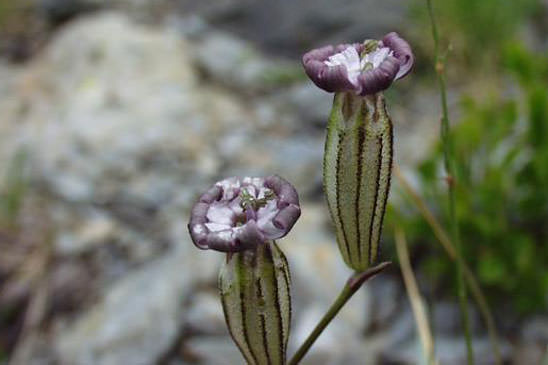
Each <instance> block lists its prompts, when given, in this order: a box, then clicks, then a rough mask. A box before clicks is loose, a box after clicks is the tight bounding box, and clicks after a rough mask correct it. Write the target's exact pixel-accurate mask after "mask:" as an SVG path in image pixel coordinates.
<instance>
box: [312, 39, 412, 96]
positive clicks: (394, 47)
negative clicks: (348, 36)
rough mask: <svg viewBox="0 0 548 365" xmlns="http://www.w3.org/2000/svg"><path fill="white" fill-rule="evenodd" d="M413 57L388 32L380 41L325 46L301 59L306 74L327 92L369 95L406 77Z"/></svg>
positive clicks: (407, 48)
mask: <svg viewBox="0 0 548 365" xmlns="http://www.w3.org/2000/svg"><path fill="white" fill-rule="evenodd" d="M413 62H414V57H413V53H412V51H411V47H410V46H409V44H408V43H407V42H406V41H405V40H404V39H403V38H401V37H400V36H399V35H398V34H397V33H395V32H392V33H389V34H387V35H385V36H384V37H383V39H382V40H381V41H376V40H366V41H365V42H363V43H361V44H360V43H355V44H341V45H338V46H336V47H333V46H325V47H322V48H318V49H314V50H312V51H309V52H307V53H306V54H305V55H304V56H303V66H304V69H305V71H306V74H307V75H308V77H310V79H311V80H312V81H313V82H314V83H315V84H316V85H317V86H318V87H320V88H322V89H324V90H325V91H328V92H340V91H353V92H355V93H356V94H359V95H371V94H375V93H377V92H379V91H382V90H385V89H387V88H388V87H389V86H390V85H391V84H392V82H393V81H394V80H397V79H400V78H402V77H404V76H406V75H407V74H408V73H409V72H410V71H411V67H412V66H413Z"/></svg>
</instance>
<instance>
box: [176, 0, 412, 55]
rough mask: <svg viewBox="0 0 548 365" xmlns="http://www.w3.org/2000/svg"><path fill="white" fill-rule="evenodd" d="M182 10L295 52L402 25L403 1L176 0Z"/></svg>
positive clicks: (264, 43)
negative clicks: (205, 0)
mask: <svg viewBox="0 0 548 365" xmlns="http://www.w3.org/2000/svg"><path fill="white" fill-rule="evenodd" d="M179 4H180V8H181V9H182V11H183V12H184V13H186V14H197V15H200V16H202V17H204V18H205V19H206V20H207V21H208V22H210V23H211V24H213V25H214V26H216V27H220V28H221V29H224V30H229V31H231V32H233V33H234V34H237V35H238V36H240V37H243V38H246V39H249V40H252V41H253V42H254V43H255V44H258V45H261V46H262V47H263V48H264V49H267V50H268V51H269V52H270V53H272V54H276V53H281V52H284V53H285V54H291V55H293V56H295V55H300V54H301V53H302V52H303V47H305V48H307V47H309V46H311V45H320V43H321V44H322V45H323V44H325V43H341V42H351V41H356V42H358V41H362V40H363V39H364V38H365V37H379V36H381V35H383V34H384V33H386V32H388V31H392V30H394V24H398V25H400V26H401V24H402V23H404V20H405V16H406V13H407V3H406V2H405V1H402V0H390V1H384V2H382V3H379V2H376V1H373V0H366V1H363V0H344V1H340V2H338V3H337V6H333V2H331V1H329V0H303V1H299V2H298V3H295V2H290V1H277V2H271V1H266V0H262V1H250V0H223V1H216V2H197V1H193V0H181V1H179Z"/></svg>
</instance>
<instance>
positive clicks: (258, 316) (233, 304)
mask: <svg viewBox="0 0 548 365" xmlns="http://www.w3.org/2000/svg"><path fill="white" fill-rule="evenodd" d="M219 290H220V293H221V302H222V304H223V311H224V315H225V319H226V323H227V326H228V329H229V331H230V335H231V336H232V338H233V339H234V342H236V345H237V346H238V348H239V349H240V352H241V353H242V355H243V357H244V358H245V360H246V361H247V363H248V364H258V365H266V364H269V365H270V364H271V365H282V364H285V363H286V350H287V340H288V338H289V323H290V320H291V296H290V277H289V265H288V263H287V260H286V258H285V256H284V254H283V252H282V251H281V250H280V249H279V248H278V246H277V245H276V243H275V242H273V241H269V242H266V243H264V244H260V245H258V246H257V247H256V249H254V250H245V251H242V252H237V253H229V254H227V259H226V262H225V263H224V265H223V267H222V268H221V273H220V275H219Z"/></svg>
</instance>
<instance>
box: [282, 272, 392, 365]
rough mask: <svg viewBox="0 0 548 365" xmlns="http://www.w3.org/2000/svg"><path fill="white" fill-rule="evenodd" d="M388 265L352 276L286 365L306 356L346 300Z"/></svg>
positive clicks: (293, 363)
mask: <svg viewBox="0 0 548 365" xmlns="http://www.w3.org/2000/svg"><path fill="white" fill-rule="evenodd" d="M388 265H390V262H389V261H386V262H382V263H380V264H378V265H377V266H374V267H371V268H369V269H367V270H366V271H364V272H361V273H355V274H354V275H352V276H351V277H350V278H349V279H348V281H347V282H346V284H345V286H344V288H343V290H342V291H341V293H340V294H339V296H338V297H337V299H335V301H334V302H333V304H332V305H331V307H329V310H328V311H327V312H326V313H325V314H324V316H323V317H322V319H321V320H320V322H318V324H317V325H316V327H315V328H314V329H313V330H312V332H311V333H310V335H308V337H307V339H306V340H305V341H304V343H303V344H302V345H301V347H299V349H298V350H297V352H296V353H295V355H293V357H292V358H291V360H290V361H289V363H288V365H296V364H298V363H299V362H300V361H301V360H302V358H303V357H304V356H305V355H306V353H307V352H308V350H310V347H312V345H313V344H314V342H315V341H316V340H317V339H318V337H320V335H321V334H322V332H323V330H324V329H325V328H326V327H327V325H328V324H329V323H330V322H331V321H332V320H333V318H335V316H336V315H337V314H338V313H339V311H340V310H341V308H342V307H344V305H345V304H346V302H348V300H349V299H350V298H352V296H353V295H354V294H355V293H356V292H357V291H358V289H359V288H361V287H362V285H363V284H364V283H365V282H366V281H367V280H369V279H371V278H372V277H373V276H375V275H377V274H378V273H380V272H381V271H383V270H384V269H385V268H386V267H387V266H388Z"/></svg>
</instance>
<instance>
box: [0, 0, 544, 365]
mask: <svg viewBox="0 0 548 365" xmlns="http://www.w3.org/2000/svg"><path fill="white" fill-rule="evenodd" d="M2 4H4V3H2ZM7 4H8V5H7V6H4V8H7V9H10V2H8V3H7ZM12 5H13V4H12ZM18 6H20V8H18V9H17V13H15V14H17V16H14V15H13V13H12V14H11V17H10V18H9V19H10V21H11V23H10V24H11V26H10V27H9V28H6V29H7V30H5V31H4V32H3V33H2V39H1V41H0V49H1V51H2V62H1V63H0V115H1V116H2V118H1V119H0V128H1V133H0V161H1V166H2V170H3V175H4V176H5V181H6V184H5V185H6V186H7V188H6V189H8V188H9V193H10V194H9V195H7V193H5V198H6V204H8V205H9V207H11V208H10V209H11V210H8V211H9V212H11V215H8V216H7V217H4V221H5V223H3V225H2V227H3V228H2V229H1V230H0V248H1V250H2V253H1V254H0V288H1V291H0V307H1V308H2V309H1V310H0V315H1V330H0V345H1V346H0V347H1V348H2V349H3V351H5V353H1V352H0V363H8V362H9V363H10V364H76V365H79V364H82V365H85V364H100V365H101V364H104V365H107V364H129V365H139V364H170V365H178V364H213V365H216V364H240V363H242V358H241V356H240V354H239V352H238V351H237V349H236V347H235V346H234V345H233V344H232V342H231V340H230V338H229V337H228V333H227V330H226V328H225V323H224V319H223V317H222V310H221V307H220V302H219V300H218V295H217V292H216V276H217V272H218V267H219V263H220V260H221V259H222V255H220V254H219V253H215V252H203V251H199V250H197V249H196V248H195V247H194V246H193V245H192V243H191V242H190V239H189V236H188V234H187V230H186V224H187V219H188V212H189V208H190V206H191V205H192V203H193V201H194V199H195V198H196V196H197V194H198V193H199V192H201V191H202V190H203V189H204V187H205V186H208V185H209V184H211V183H212V182H214V181H216V180H217V179H219V178H222V177H225V176H230V175H264V174H272V173H278V174H280V175H283V176H285V177H286V178H287V179H288V180H289V181H291V182H292V183H294V185H295V186H296V187H297V189H298V190H299V192H300V194H301V198H302V200H303V204H302V207H303V215H302V218H301V219H300V221H299V222H298V224H297V225H296V227H295V228H294V230H293V232H292V233H291V234H290V235H289V237H287V238H286V239H284V240H282V241H281V247H282V249H283V250H284V252H285V253H286V255H287V257H288V259H289V261H290V266H291V269H292V277H293V308H294V317H293V324H292V335H291V345H290V346H291V347H290V348H291V352H293V351H294V350H295V349H296V346H297V345H298V344H299V343H301V342H302V341H303V340H304V338H305V337H306V336H307V334H308V333H309V332H310V330H311V329H312V328H313V326H314V325H315V323H316V321H317V320H318V318H319V317H320V316H321V315H322V314H323V312H324V311H325V310H326V308H327V306H328V305H329V304H330V302H331V301H332V300H333V298H334V296H335V295H336V293H338V290H339V289H340V288H341V286H342V285H343V284H344V282H345V280H346V278H347V277H348V275H349V271H348V270H347V269H346V268H345V266H344V265H343V262H342V260H341V258H340V257H339V255H338V252H337V248H336V245H335V243H334V235H333V232H332V231H331V227H330V224H329V220H328V217H327V210H326V206H325V204H324V200H323V196H322V193H321V159H322V150H323V140H324V125H325V119H326V115H327V113H328V111H329V107H330V98H331V96H330V95H328V94H326V93H323V92H322V91H320V90H318V89H317V88H315V87H314V86H313V85H312V84H311V83H310V82H309V81H308V80H307V79H306V78H305V77H304V74H303V72H302V70H301V68H300V64H299V59H300V54H301V53H302V52H303V51H305V50H307V49H308V48H309V47H311V46H317V45H320V44H324V43H330V42H339V41H343V40H349V39H351V40H359V39H361V38H363V36H364V35H370V36H373V37H380V36H381V35H382V34H384V33H386V32H387V31H389V30H393V29H394V28H396V30H400V31H405V29H406V28H405V27H406V26H408V25H407V23H406V14H407V8H406V2H405V1H404V0H390V1H384V2H382V3H381V2H376V1H373V0H368V1H363V0H361V1H358V0H345V1H341V2H338V3H337V5H336V6H335V5H334V4H333V2H331V1H327V0H316V1H312V0H310V1H301V2H299V4H298V5H295V2H291V1H249V0H222V1H221V0H219V1H196V0H179V1H167V0H156V1H144V0H113V1H102V0H87V1H86V0H81V1H76V0H75V1H62V0H41V1H38V2H36V3H32V4H30V3H29V4H27V3H26V2H21V3H20V4H18ZM373 8H374V9H375V11H372V10H371V9H373ZM5 12H6V13H9V12H8V11H7V10H6V11H5ZM420 87H421V90H420V92H417V91H416V87H415V86H413V77H410V78H409V79H407V80H405V81H402V82H401V83H400V84H399V86H398V89H399V91H398V94H389V102H390V103H391V104H392V115H393V118H394V121H395V124H396V126H395V128H396V144H395V146H396V150H397V160H398V162H399V163H400V165H402V166H403V167H404V169H406V168H412V167H413V166H414V164H415V163H416V162H417V161H420V159H421V157H422V156H423V155H424V154H425V153H426V151H427V150H428V148H429V146H430V144H431V142H432V141H434V140H435V139H436V138H437V134H438V130H437V120H438V110H437V102H433V101H432V100H437V99H436V98H437V94H436V91H435V89H430V88H424V87H422V86H420ZM412 89H413V91H412ZM8 198H9V199H8ZM383 258H384V259H392V258H391V257H383ZM434 308H435V312H434V313H433V314H432V318H433V324H434V326H435V328H434V332H435V334H436V338H437V343H436V345H437V354H438V357H439V359H440V362H441V363H443V364H460V363H462V362H463V361H464V360H463V359H464V355H465V349H464V344H463V341H462V338H461V336H460V334H459V323H460V322H459V318H458V316H459V311H458V307H457V306H456V305H455V304H454V303H452V302H445V301H441V302H439V303H436V305H435V306H434ZM473 320H474V326H475V339H476V340H475V342H476V343H475V347H476V355H477V357H478V363H482V364H484V363H488V362H489V361H492V358H491V356H490V348H489V343H488V341H487V337H486V335H485V334H484V333H483V330H482V326H481V322H480V321H479V319H478V318H477V316H474V318H473ZM547 328H548V317H543V318H534V319H533V320H530V321H528V322H526V323H525V324H524V326H523V327H522V328H521V329H519V331H517V332H516V333H514V336H513V337H512V338H510V339H509V340H508V341H505V342H504V343H503V355H504V356H505V358H506V359H507V360H509V361H510V360H512V359H514V360H516V359H524V358H525V359H529V358H530V359H539V358H540V357H541V356H542V346H538V344H539V343H546V341H548V333H547ZM420 354H421V351H420V343H419V341H418V338H417V335H416V329H415V324H414V320H413V316H412V313H411V310H410V307H409V304H408V301H407V298H406V295H405V290H404V289H403V286H402V282H401V279H400V273H399V269H398V267H397V266H396V265H394V266H393V267H392V268H391V269H390V270H389V272H388V273H387V274H384V275H382V276H380V277H378V278H376V279H375V280H374V281H373V282H371V283H370V284H368V285H367V286H366V288H365V289H364V290H362V291H360V293H359V294H358V295H356V296H355V297H354V298H353V299H352V301H351V302H350V303H349V304H348V305H347V307H345V309H344V310H343V311H342V313H341V315H340V316H339V317H338V318H337V320H336V321H334V322H333V323H332V324H331V325H330V326H329V328H328V329H327V330H326V332H325V333H324V334H323V335H322V337H321V338H320V339H319V341H318V342H317V343H316V345H315V346H314V347H313V348H312V350H311V352H310V354H309V355H308V356H307V357H306V360H305V361H304V362H303V363H304V364H365V363H367V364H373V363H386V364H415V363H418V362H420V361H421V359H420V356H421V355H420ZM523 356H529V357H523ZM531 361H534V360H531ZM520 363H523V364H526V363H527V362H520Z"/></svg>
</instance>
